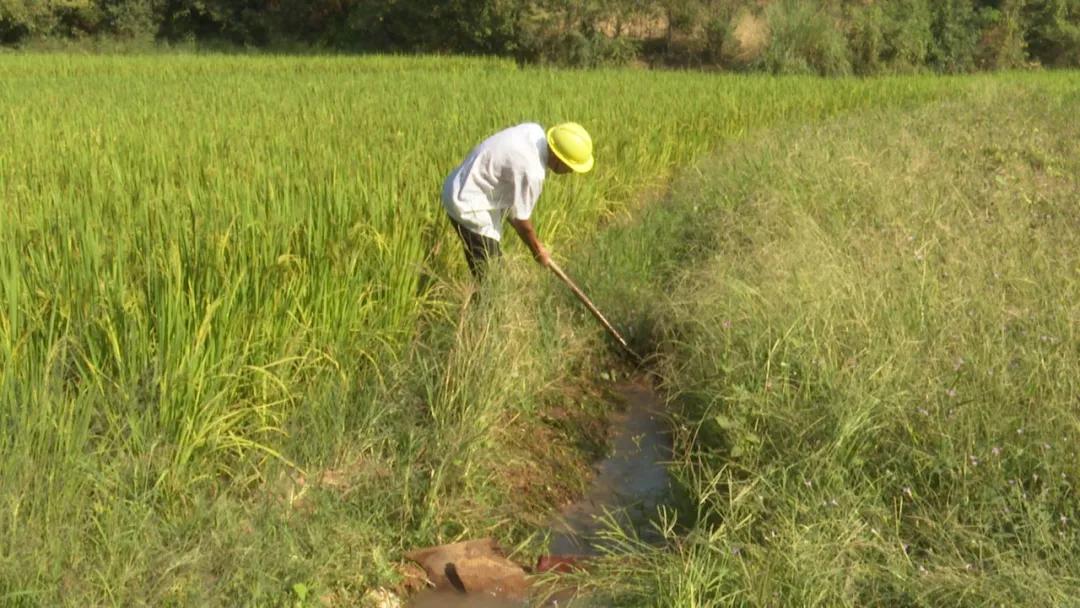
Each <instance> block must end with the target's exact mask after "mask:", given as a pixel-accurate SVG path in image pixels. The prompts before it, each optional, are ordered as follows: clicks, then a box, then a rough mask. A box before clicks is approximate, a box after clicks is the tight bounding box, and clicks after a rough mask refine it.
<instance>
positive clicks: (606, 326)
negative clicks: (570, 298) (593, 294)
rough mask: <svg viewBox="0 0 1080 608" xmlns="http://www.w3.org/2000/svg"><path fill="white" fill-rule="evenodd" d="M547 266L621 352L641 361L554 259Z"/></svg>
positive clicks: (636, 361)
mask: <svg viewBox="0 0 1080 608" xmlns="http://www.w3.org/2000/svg"><path fill="white" fill-rule="evenodd" d="M548 268H551V272H554V273H555V276H557V277H559V279H560V280H561V281H562V282H563V283H566V286H567V287H569V288H570V291H572V292H574V295H575V296H577V299H579V300H581V303H582V304H584V305H585V308H588V309H589V312H591V313H592V315H593V316H594V317H596V320H597V321H600V324H601V325H603V326H604V329H606V330H607V332H608V334H610V335H611V337H612V338H615V341H616V342H618V343H619V346H621V347H622V349H623V352H625V353H626V354H627V355H629V356H630V357H631V358H632V359H633V360H634V362H635V363H641V361H642V359H641V355H639V354H637V353H636V352H634V349H632V348H630V345H629V344H627V343H626V340H625V339H623V337H622V336H621V335H620V334H619V332H618V331H616V329H615V328H614V327H612V325H611V323H609V322H608V320H607V319H606V318H604V315H603V314H602V313H601V312H600V310H599V309H597V308H596V305H595V304H593V303H592V300H590V299H589V297H588V296H586V295H585V292H583V291H581V288H580V287H578V286H577V285H576V284H574V282H573V281H572V280H570V277H568V276H566V273H565V272H563V269H562V268H560V267H559V265H558V264H556V263H555V260H550V262H549V264H548Z"/></svg>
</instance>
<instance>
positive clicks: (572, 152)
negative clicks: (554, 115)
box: [547, 122, 593, 173]
mask: <svg viewBox="0 0 1080 608" xmlns="http://www.w3.org/2000/svg"><path fill="white" fill-rule="evenodd" d="M547 141H548V147H549V148H551V151H552V152H554V153H555V156H558V157H559V160H561V161H563V162H564V163H566V166H567V167H570V168H571V169H573V170H574V171H575V172H577V173H588V172H589V169H592V166H593V155H592V138H591V137H589V132H588V131H586V130H585V127H582V126H581V125H579V124H577V123H576V122H564V123H562V124H561V125H555V126H554V127H551V128H550V129H548V132H547Z"/></svg>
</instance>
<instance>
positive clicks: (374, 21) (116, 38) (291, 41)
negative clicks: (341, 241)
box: [0, 0, 1080, 74]
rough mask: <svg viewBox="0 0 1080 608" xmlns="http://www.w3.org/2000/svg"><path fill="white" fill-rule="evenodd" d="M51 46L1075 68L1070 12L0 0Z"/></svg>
mask: <svg viewBox="0 0 1080 608" xmlns="http://www.w3.org/2000/svg"><path fill="white" fill-rule="evenodd" d="M57 40H67V41H71V40H76V41H81V44H82V45H84V46H87V47H93V46H101V47H104V48H106V49H117V48H132V47H134V48H145V47H146V46H147V45H149V44H150V43H151V42H152V41H158V42H160V43H165V44H167V45H177V44H179V45H181V46H185V47H190V46H204V45H209V46H211V47H215V48H222V47H223V45H224V46H226V47H235V46H241V47H248V48H270V49H275V48H276V49H291V50H298V49H305V48H316V49H322V50H331V49H333V50H342V51H378V52H439V53H474V54H488V55H500V56H507V57H515V58H517V59H518V60H520V61H529V62H536V61H539V62H555V63H559V64H569V65H581V66H595V65H611V64H623V63H628V62H631V61H636V60H645V61H648V62H650V63H654V64H655V63H662V64H675V65H697V66H710V67H716V68H722V69H733V70H768V71H771V72H775V73H821V74H848V73H855V74H877V73H888V72H908V71H914V70H921V69H932V70H935V71H939V72H965V71H972V70H979V69H997V68H1014V67H1021V66H1028V65H1044V66H1052V67H1061V66H1076V65H1080V0H769V1H767V2H760V1H758V0H660V1H657V2H643V1H642V0H590V1H588V2H568V1H566V0H474V1H468V2H466V1H452V2H441V1H439V2H436V1H433V0H315V1H308V0H244V1H242V2H236V1H233V0H0V44H8V45H27V44H29V45H33V46H37V47H42V46H48V45H49V44H55V41H57ZM50 41H52V42H50Z"/></svg>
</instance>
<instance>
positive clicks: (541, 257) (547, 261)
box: [533, 243, 551, 268]
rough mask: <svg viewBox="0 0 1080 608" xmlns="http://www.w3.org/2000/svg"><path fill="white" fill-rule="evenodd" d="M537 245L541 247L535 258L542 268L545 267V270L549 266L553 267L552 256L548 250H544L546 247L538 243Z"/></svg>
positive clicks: (534, 255)
mask: <svg viewBox="0 0 1080 608" xmlns="http://www.w3.org/2000/svg"><path fill="white" fill-rule="evenodd" d="M537 245H539V246H540V251H537V252H536V253H535V254H533V258H534V259H535V260H536V261H537V262H538V263H539V264H540V265H541V266H543V267H544V268H547V267H548V266H550V265H551V254H549V253H548V251H547V249H544V246H543V245H540V243H537Z"/></svg>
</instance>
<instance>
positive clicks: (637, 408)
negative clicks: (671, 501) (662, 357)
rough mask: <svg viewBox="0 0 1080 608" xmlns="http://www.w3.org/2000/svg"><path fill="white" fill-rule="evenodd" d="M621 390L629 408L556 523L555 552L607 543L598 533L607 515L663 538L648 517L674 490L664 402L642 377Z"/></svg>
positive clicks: (647, 536)
mask: <svg viewBox="0 0 1080 608" xmlns="http://www.w3.org/2000/svg"><path fill="white" fill-rule="evenodd" d="M616 393H617V394H618V395H619V398H620V399H621V400H622V401H623V402H624V403H625V408H624V409H623V410H622V411H620V412H618V413H616V414H615V415H613V416H612V418H611V420H610V425H611V440H610V452H609V454H608V456H607V458H605V459H603V460H601V461H600V462H598V463H596V464H595V465H594V466H593V472H594V476H593V481H592V483H591V484H590V486H589V488H588V490H587V491H586V493H585V495H584V496H582V497H581V499H580V500H578V501H577V502H575V503H573V504H571V505H569V506H567V507H566V508H564V509H563V510H562V512H561V513H560V514H559V516H558V517H556V518H555V520H554V521H553V522H552V523H551V543H550V546H549V548H548V552H549V553H551V554H552V555H595V554H596V553H597V551H598V549H600V548H601V547H602V544H603V540H602V539H600V538H598V536H597V533H598V532H600V531H601V530H602V529H603V527H604V524H603V522H602V521H601V519H602V518H606V517H607V516H606V515H605V514H610V516H611V517H613V518H614V519H615V521H616V522H618V523H619V524H620V526H622V527H623V528H629V529H634V530H636V531H637V533H638V534H639V536H640V537H641V538H642V539H643V540H646V541H649V540H658V539H657V538H656V533H655V531H654V530H653V529H652V527H651V526H650V525H649V522H650V521H651V520H652V519H654V518H655V516H656V510H657V507H659V506H660V505H662V504H664V502H665V501H666V500H667V499H668V497H669V495H670V492H671V479H670V477H669V476H668V471H667V467H666V466H665V462H667V461H668V460H669V458H670V456H671V437H670V435H669V433H668V429H667V426H666V424H665V422H664V420H663V418H662V411H663V402H662V401H661V399H660V398H659V396H657V395H656V393H655V392H653V390H652V388H651V387H649V386H648V385H647V384H644V383H640V382H639V383H627V384H622V385H619V386H617V387H616Z"/></svg>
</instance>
